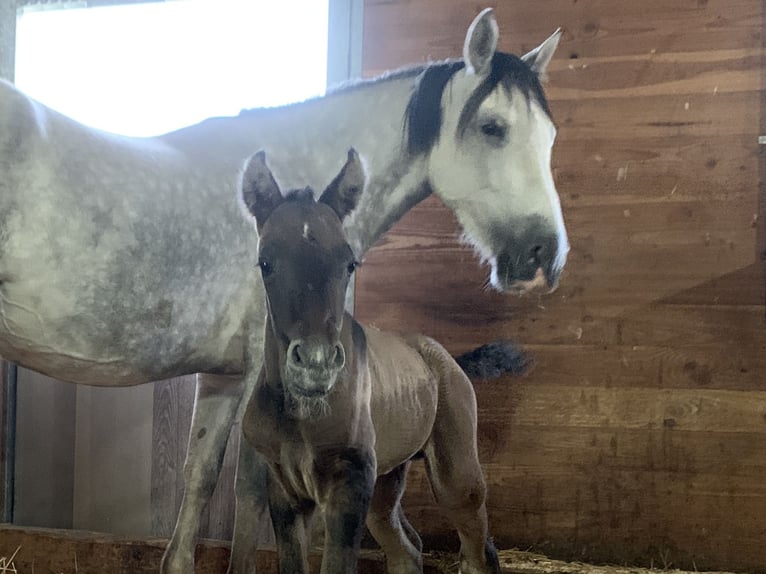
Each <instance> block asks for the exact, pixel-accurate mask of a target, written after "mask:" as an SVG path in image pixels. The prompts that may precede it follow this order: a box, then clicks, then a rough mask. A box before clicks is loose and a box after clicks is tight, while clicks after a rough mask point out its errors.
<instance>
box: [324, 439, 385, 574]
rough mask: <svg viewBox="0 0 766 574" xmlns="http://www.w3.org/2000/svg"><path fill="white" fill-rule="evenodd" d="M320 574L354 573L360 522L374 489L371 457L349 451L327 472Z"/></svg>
mask: <svg viewBox="0 0 766 574" xmlns="http://www.w3.org/2000/svg"><path fill="white" fill-rule="evenodd" d="M327 470H329V473H328V474H326V476H327V478H328V479H329V482H328V484H327V505H326V508H325V540H324V553H323V554H322V569H321V574H355V573H356V564H357V561H358V559H359V546H360V545H361V541H362V534H363V533H364V522H365V517H366V516H367V510H368V508H369V506H370V499H371V498H372V492H373V489H374V488H375V471H376V463H375V455H374V453H373V452H372V451H360V450H349V451H347V452H345V453H343V454H342V455H341V456H340V457H338V458H337V459H335V464H333V465H332V467H331V468H329V469H327Z"/></svg>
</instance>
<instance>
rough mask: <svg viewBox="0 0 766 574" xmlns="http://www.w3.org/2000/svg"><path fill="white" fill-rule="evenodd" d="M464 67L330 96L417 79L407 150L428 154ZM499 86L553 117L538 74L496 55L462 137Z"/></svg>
mask: <svg viewBox="0 0 766 574" xmlns="http://www.w3.org/2000/svg"><path fill="white" fill-rule="evenodd" d="M464 67H465V63H464V62H463V60H462V59H451V60H443V61H441V62H431V63H428V64H423V65H417V66H409V67H406V68H401V69H399V70H393V71H390V72H386V73H384V74H382V75H380V76H377V77H375V78H369V79H362V80H352V81H350V82H347V83H345V84H341V85H339V86H336V87H335V88H332V89H331V90H329V91H328V92H327V95H328V96H332V95H335V94H343V93H347V92H351V91H357V90H362V89H365V88H370V87H373V86H377V85H379V84H383V83H387V82H393V81H396V80H403V79H408V78H417V82H416V84H415V87H414V88H413V91H412V96H411V97H410V101H409V102H408V104H407V109H406V111H405V113H404V118H403V119H404V133H405V137H406V149H407V152H408V154H409V155H410V156H413V157H414V156H418V155H422V154H426V153H428V152H429V151H430V150H431V149H432V148H433V146H434V145H435V144H436V142H438V141H439V133H440V131H441V127H442V120H443V117H442V109H441V106H440V105H434V104H433V103H434V102H441V97H442V94H443V93H444V89H445V87H446V86H447V84H448V83H449V81H450V79H451V78H452V76H454V75H455V74H456V73H457V72H458V71H460V70H462V69H463V68H464ZM498 85H502V86H503V87H504V88H505V89H506V91H508V93H510V91H511V89H512V88H514V87H515V88H518V89H519V90H520V91H521V93H522V94H523V95H524V97H525V98H526V99H527V101H530V100H532V99H534V100H536V101H537V102H538V103H539V104H540V106H541V107H542V108H543V110H544V111H545V113H546V114H548V116H550V115H551V112H550V108H549V107H548V100H547V99H546V97H545V92H544V91H543V87H542V84H541V83H540V78H539V77H538V75H537V73H536V72H535V71H534V70H533V69H532V68H531V67H530V66H529V65H528V64H527V63H526V62H524V61H523V60H522V59H521V58H519V57H518V56H514V55H513V54H506V53H505V52H495V55H494V56H493V57H492V68H491V70H490V73H489V74H488V75H487V77H486V78H485V79H484V81H483V82H482V83H481V84H479V86H478V87H477V88H476V90H474V92H473V94H471V96H470V97H469V98H468V101H467V102H466V105H465V107H464V108H463V110H462V112H461V113H460V121H459V124H458V134H457V135H458V136H462V135H463V133H464V132H465V129H466V127H467V126H468V124H469V122H470V120H471V119H472V118H473V117H474V116H475V115H476V112H477V111H478V109H479V107H480V106H481V104H482V102H484V100H485V99H487V97H488V96H489V95H490V94H491V93H492V92H493V91H494V90H495V88H497V86H498ZM260 110H261V108H255V109H250V110H242V111H241V112H240V115H250V114H255V113H258V112H259V111H260Z"/></svg>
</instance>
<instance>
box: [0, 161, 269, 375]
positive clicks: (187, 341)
mask: <svg viewBox="0 0 766 574" xmlns="http://www.w3.org/2000/svg"><path fill="white" fill-rule="evenodd" d="M38 175H39V174H38ZM58 175H59V176H60V175H61V174H58ZM139 175H140V174H139ZM64 176H66V173H64ZM42 179H44V180H45V181H46V183H45V184H44V185H32V184H33V183H34V182H32V181H30V182H28V184H27V185H26V186H25V193H26V194H18V195H16V196H15V199H14V202H13V203H11V202H10V201H9V200H7V198H8V196H6V201H4V202H0V223H1V224H2V228H0V229H2V231H0V233H1V234H2V235H1V237H2V242H1V243H0V355H1V356H3V357H5V358H6V359H9V360H11V361H14V362H17V363H19V364H21V365H23V366H26V367H28V368H31V369H34V370H37V371H40V372H43V373H47V374H51V375H54V376H56V377H57V378H61V379H64V380H68V381H71V382H77V383H86V384H97V385H106V386H122V385H130V384H139V383H143V382H148V381H152V380H158V379H162V378H166V377H171V376H177V375H181V374H186V373H195V372H213V373H238V372H241V369H242V346H241V322H242V320H243V317H244V315H245V312H246V309H247V308H248V306H249V305H251V304H252V303H251V301H252V298H253V296H254V295H253V293H252V289H253V287H252V278H253V276H254V266H249V267H248V266H247V265H245V261H244V259H245V256H246V254H247V253H248V251H254V248H253V245H252V244H251V243H253V242H255V241H257V240H256V239H255V233H254V232H252V231H250V233H249V234H246V233H243V232H242V231H241V229H238V226H240V227H244V225H243V224H242V223H240V221H239V220H238V219H233V217H240V216H239V214H238V213H236V209H234V214H233V216H232V214H231V213H226V212H227V211H228V212H231V211H232V209H231V208H228V209H222V208H221V207H220V206H215V205H211V206H206V205H202V204H195V201H194V199H192V198H185V199H180V198H179V197H178V191H179V190H178V189H159V190H156V194H157V195H156V197H152V193H146V190H145V189H144V188H143V187H142V182H141V181H140V177H139V178H136V181H135V182H134V183H132V184H125V183H124V182H123V183H121V184H120V185H114V186H110V185H109V182H105V184H104V185H103V187H101V188H99V187H98V186H91V189H90V192H88V193H83V192H82V190H79V192H80V195H78V190H77V189H76V187H75V186H76V184H70V185H69V186H67V185H66V183H67V182H66V177H59V180H58V182H57V183H58V184H59V185H52V184H51V183H50V182H51V179H52V178H51V177H48V178H45V177H43V178H42ZM182 183H183V182H182ZM115 188H117V189H115ZM195 191H198V190H195ZM163 192H166V193H165V195H162V193H163ZM174 192H175V193H174ZM232 195H233V191H232ZM121 196H122V197H121ZM125 197H128V198H129V199H130V200H129V201H126V200H125ZM196 197H197V198H199V197H200V195H199V194H198V195H197V196H196ZM202 197H204V195H202ZM176 200H178V201H181V202H182V203H181V205H174V201H176ZM197 201H200V200H199V199H198V200H197ZM250 236H252V239H251V238H250ZM248 291H250V292H248Z"/></svg>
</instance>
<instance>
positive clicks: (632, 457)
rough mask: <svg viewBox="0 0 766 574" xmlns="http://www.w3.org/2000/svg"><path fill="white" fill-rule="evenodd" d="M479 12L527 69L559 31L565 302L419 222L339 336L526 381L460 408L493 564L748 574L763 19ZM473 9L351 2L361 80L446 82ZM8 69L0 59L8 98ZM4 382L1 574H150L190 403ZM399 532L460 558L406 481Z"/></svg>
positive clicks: (225, 491) (169, 523)
mask: <svg viewBox="0 0 766 574" xmlns="http://www.w3.org/2000/svg"><path fill="white" fill-rule="evenodd" d="M485 4H486V5H489V6H493V7H494V8H495V14H496V17H497V21H498V24H499V27H500V49H502V50H504V51H509V52H512V53H516V54H521V53H524V52H526V51H527V50H529V49H531V48H533V47H535V46H537V45H538V44H539V43H540V42H541V41H542V40H543V39H544V38H546V37H547V36H548V35H549V34H550V33H551V32H553V30H555V29H556V28H557V27H559V26H560V27H561V28H562V30H563V35H562V39H561V43H560V45H559V48H558V50H557V52H556V54H555V56H554V59H553V61H552V63H551V66H550V68H549V80H548V83H547V84H546V92H547V95H548V98H549V100H550V105H551V109H552V112H553V116H554V119H555V120H556V124H557V127H558V136H557V141H556V145H555V147H554V152H553V160H552V161H553V170H554V176H555V181H556V186H557V188H558V191H559V194H560V196H561V201H562V206H563V211H564V217H565V220H566V224H567V229H568V231H569V236H570V242H571V245H572V250H571V252H570V255H569V260H568V263H567V267H566V271H565V273H564V275H563V277H562V281H561V285H560V287H559V289H558V290H557V291H556V292H554V293H552V294H549V295H546V296H542V297H539V298H538V297H527V298H515V297H509V296H508V295H502V294H499V293H495V292H493V291H491V290H486V289H484V288H483V284H484V281H485V279H486V268H480V267H479V266H477V264H476V260H475V255H474V254H473V253H472V251H471V249H469V248H467V247H465V246H463V245H461V243H460V241H459V231H458V225H457V223H456V221H455V220H454V218H453V216H452V215H451V213H450V212H449V211H448V210H447V209H446V208H445V207H444V206H443V205H441V203H440V202H439V201H438V200H437V199H435V198H433V197H431V198H428V199H426V201H424V202H423V203H422V204H421V205H419V206H417V207H416V208H415V209H414V210H413V211H412V212H411V213H409V214H408V215H406V216H405V217H404V219H403V220H402V221H401V222H399V223H398V224H397V225H396V226H395V227H394V228H393V229H392V230H390V231H389V232H388V233H387V234H386V236H385V237H384V238H383V240H381V241H380V242H379V243H378V245H377V246H376V247H375V248H373V249H372V250H371V252H370V253H369V254H368V256H367V258H366V260H365V262H364V265H363V267H362V268H361V269H360V270H359V273H358V276H357V282H356V287H355V313H356V315H357V316H358V317H359V318H360V319H361V320H363V321H365V322H366V323H368V324H374V325H376V326H379V327H381V328H386V329H394V330H407V331H419V332H423V333H427V334H429V335H431V336H433V337H434V338H436V339H437V340H439V341H441V342H442V343H443V344H444V345H445V346H446V347H447V348H448V349H449V350H450V351H452V352H455V353H459V352H463V351H466V350H468V349H469V348H472V347H474V346H476V345H477V344H480V343H484V342H487V341H491V340H496V339H501V338H511V339H514V340H516V341H518V342H519V343H520V344H522V345H523V346H524V347H525V349H526V350H527V351H528V352H529V353H530V354H531V356H532V357H533V359H534V363H535V364H534V367H533V369H532V370H531V372H530V373H529V374H527V375H525V376H523V377H520V378H504V379H501V380H497V381H476V382H475V387H476V392H477V398H478V402H479V448H480V456H481V460H482V463H483V465H484V470H485V474H486V478H487V482H488V485H489V499H488V507H489V518H490V528H491V531H492V533H493V535H494V537H495V541H496V544H497V546H498V547H499V548H505V549H510V548H520V549H531V550H534V551H536V552H542V553H545V554H547V555H548V556H551V557H552V558H556V559H561V560H569V561H577V562H591V563H598V564H615V565H630V566H635V567H646V568H650V567H654V568H682V569H686V570H695V571H696V570H719V571H732V572H753V573H763V572H766V566H764V565H766V545H764V541H766V523H765V522H764V518H763V517H764V516H765V515H766V492H764V487H763V484H764V481H763V476H764V471H766V441H764V440H763V439H764V438H766V393H765V392H764V389H763V388H762V385H763V382H764V380H766V307H765V297H766V284H765V282H764V266H765V265H766V223H765V222H764V217H765V216H766V212H765V208H766V189H764V183H763V182H764V175H766V158H765V157H764V151H763V150H764V147H763V145H760V146H759V136H761V135H762V134H766V121H765V120H764V112H765V111H766V100H765V99H764V89H766V75H764V74H765V71H766V53H765V51H764V41H765V40H764V33H763V32H764V27H765V26H766V8H764V6H763V3H762V2H760V1H759V0H726V1H724V0H680V1H678V2H672V3H670V2H660V1H655V0H647V1H646V2H642V3H636V2H627V1H622V0H620V1H618V2H605V1H603V0H551V1H550V2H530V1H517V2H516V1H501V2H486V3H485ZM485 4H477V3H475V2H467V1H458V0H417V1H405V0H387V1H375V0H366V1H365V2H364V6H363V8H364V10H363V36H362V62H361V67H362V73H363V74H364V75H366V76H372V75H376V74H378V73H381V72H383V71H385V70H390V69H394V68H397V67H399V66H402V65H406V64H413V63H421V62H425V61H428V60H437V59H442V58H447V57H455V56H458V55H459V54H460V53H461V50H462V41H463V38H464V35H465V28H466V26H467V24H468V23H470V22H471V20H472V18H473V17H474V16H475V15H476V13H477V12H478V11H479V10H480V9H481V8H483V7H484V5H485ZM8 6H9V3H4V4H3V5H2V8H0V9H2V10H3V11H4V12H7V11H8V10H9V8H8ZM12 15H13V17H14V18H15V14H12ZM7 22H8V21H7V19H6V20H4V22H3V25H2V28H0V30H2V37H3V38H4V40H3V41H4V42H5V41H6V39H7V38H8V37H12V35H11V34H10V33H7V31H8V30H9V26H8V23H7ZM12 62H13V59H12V58H11V59H10V63H9V60H8V58H7V51H4V52H3V59H2V63H3V65H4V66H5V69H4V72H6V76H8V75H9V74H8V69H9V67H10V69H12ZM15 372H16V370H15V369H14V368H12V367H10V366H8V365H4V370H3V381H4V392H3V394H2V395H0V396H2V403H0V405H2V407H3V408H2V414H3V416H4V418H3V419H2V421H3V424H2V425H0V432H2V433H3V434H2V436H3V439H4V440H3V444H4V445H7V444H8V443H9V441H8V440H7V438H8V437H9V436H10V437H13V436H14V435H15V448H14V449H13V450H9V449H7V448H4V449H3V451H2V457H0V471H2V473H3V476H4V477H6V478H8V479H10V480H5V481H4V485H3V486H4V489H3V490H2V492H1V493H0V503H1V504H2V505H3V506H4V511H5V515H6V517H8V516H12V519H13V526H8V527H4V528H3V529H2V530H0V559H1V558H2V557H10V556H12V555H13V553H14V552H15V551H16V549H17V548H19V547H21V550H20V551H19V553H18V554H17V555H16V559H15V564H16V566H17V568H18V571H19V572H27V571H31V567H32V566H31V564H32V560H33V559H35V560H36V566H35V568H36V570H35V571H37V572H45V571H46V570H45V569H44V568H45V566H44V564H49V570H47V571H50V572H70V571H71V572H75V571H76V569H77V571H80V572H87V571H105V570H103V569H101V570H98V569H96V570H88V568H99V567H102V568H103V565H104V564H115V566H114V569H113V570H106V571H115V572H116V571H129V572H143V571H146V572H150V571H156V569H157V565H158V563H159V557H160V555H161V548H162V542H157V541H156V540H151V541H145V540H142V541H137V540H136V538H141V539H146V538H149V537H151V538H159V539H162V538H166V537H167V536H169V535H170V532H171V530H172V527H173V523H174V521H175V516H176V513H177V510H178V507H179V504H180V496H181V489H182V482H181V474H182V466H183V460H184V456H185V446H186V443H187V436H188V428H189V420H190V416H191V408H192V403H193V398H194V390H193V389H194V387H193V377H184V378H180V379H174V380H171V381H164V382H160V383H156V384H154V385H144V386H140V387H135V388H130V389H108V390H104V389H95V388H88V387H81V386H78V387H75V386H73V385H66V384H63V383H55V382H53V381H50V380H48V379H47V377H43V376H41V375H38V374H36V373H34V372H31V371H26V370H23V369H21V368H19V369H18V373H17V375H16V377H15V379H16V381H15V385H12V384H11V383H10V381H11V379H13V378H14V377H11V375H12V374H14V373H15ZM14 389H15V392H16V393H17V397H16V400H15V417H8V414H9V413H11V410H12V409H10V408H9V406H8V400H7V399H8V397H9V396H10V397H11V398H13V391H14ZM14 419H15V424H12V423H13V421H14ZM237 440H238V435H237V433H236V432H235V433H233V435H232V438H231V440H230V445H229V447H230V448H229V449H228V451H227V455H226V459H225V462H224V472H223V473H222V475H221V479H220V480H219V486H218V490H217V491H216V493H215V494H214V497H213V500H212V502H211V504H210V506H209V508H208V509H207V511H206V521H205V522H206V524H205V526H204V527H203V532H202V536H203V537H205V538H213V539H218V540H226V539H228V538H230V537H231V530H232V521H233V472H234V465H235V460H236V456H235V454H234V453H233V451H234V450H235V449H234V448H233V447H234V446H235V444H236V441H237ZM9 475H10V476H9ZM11 484H12V485H13V490H12V491H11V490H9V489H8V485H11ZM9 493H10V494H9ZM405 509H406V512H407V514H408V516H409V517H410V518H411V520H412V522H413V525H414V526H415V527H416V529H417V530H418V531H419V532H420V533H421V535H422V536H423V539H424V542H425V545H426V548H428V549H433V550H435V551H450V550H453V551H454V549H455V548H456V540H455V537H454V534H453V533H452V532H451V529H450V528H449V527H448V525H447V524H446V522H445V520H444V518H443V517H442V516H441V515H440V514H439V513H438V511H437V510H436V506H435V504H434V503H433V500H432V499H431V494H430V492H429V490H428V485H427V481H426V478H425V473H424V472H423V469H422V468H420V467H418V465H417V464H415V465H414V468H413V470H412V471H411V474H410V478H409V481H408V490H407V494H406V496H405ZM11 510H12V511H13V514H12V515H9V512H10V511H11ZM30 526H39V527H47V528H59V529H76V530H78V531H97V532H103V533H112V534H113V535H119V536H123V537H126V536H129V537H131V540H130V541H129V542H128V541H126V539H125V538H117V537H115V536H106V535H95V534H90V533H88V534H83V533H81V532H77V533H71V534H66V533H64V532H63V531H55V532H50V531H46V532H42V531H35V530H32V529H29V528H25V527H30ZM267 532H268V530H267V528H266V527H265V526H264V529H263V538H264V540H266V541H268V534H267ZM199 552H200V562H199V563H198V568H197V571H204V572H223V571H225V562H226V545H225V544H218V543H211V544H208V545H203V546H201V547H200V551H199ZM75 555H76V556H79V557H80V562H79V564H78V565H77V566H75V563H74V562H73V560H72V557H73V556H75ZM35 556H36V558H34V557H35ZM87 556H91V557H92V559H93V560H97V561H98V562H97V564H96V566H93V565H90V566H89V565H88V564H87V563H84V562H83V561H85V560H86V557H87ZM108 560H112V561H114V562H107V561H108ZM261 561H262V562H263V565H264V566H263V568H262V569H261V570H259V571H261V572H263V571H268V568H269V565H270V564H271V565H272V566H273V557H271V556H270V555H269V554H268V553H264V554H263V555H262V556H261ZM126 564H130V566H126ZM369 564H372V563H369ZM368 567H369V568H370V569H371V570H370V571H373V570H372V568H374V566H372V565H368ZM431 567H432V568H435V569H438V568H439V565H438V563H434V565H432V566H431ZM569 567H573V566H569ZM118 568H128V569H126V570H120V569H118ZM552 568H554V569H553V570H551V571H565V570H564V568H565V566H563V565H560V564H557V565H554V566H553V567H552ZM556 568H558V570H556ZM435 571H436V570H435ZM509 571H510V570H509Z"/></svg>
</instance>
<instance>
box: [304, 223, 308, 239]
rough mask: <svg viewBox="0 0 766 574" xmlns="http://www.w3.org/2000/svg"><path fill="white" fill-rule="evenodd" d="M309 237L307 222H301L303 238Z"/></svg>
mask: <svg viewBox="0 0 766 574" xmlns="http://www.w3.org/2000/svg"><path fill="white" fill-rule="evenodd" d="M308 238H309V224H308V222H306V221H304V222H303V239H308Z"/></svg>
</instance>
